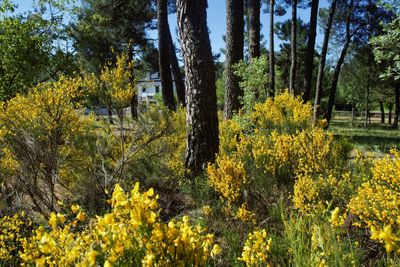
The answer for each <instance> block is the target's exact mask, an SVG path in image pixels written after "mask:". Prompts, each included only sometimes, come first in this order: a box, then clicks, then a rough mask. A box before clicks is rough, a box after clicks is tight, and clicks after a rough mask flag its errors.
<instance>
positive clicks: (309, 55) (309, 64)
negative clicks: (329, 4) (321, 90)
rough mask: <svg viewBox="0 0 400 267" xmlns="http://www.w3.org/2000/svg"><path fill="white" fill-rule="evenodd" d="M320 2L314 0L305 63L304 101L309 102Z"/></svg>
mask: <svg viewBox="0 0 400 267" xmlns="http://www.w3.org/2000/svg"><path fill="white" fill-rule="evenodd" d="M318 4H319V0H312V3H311V13H310V29H309V32H308V40H307V48H306V57H305V62H304V88H303V100H304V101H308V100H310V97H311V84H312V74H313V67H314V46H315V38H316V36H317V18H318Z"/></svg>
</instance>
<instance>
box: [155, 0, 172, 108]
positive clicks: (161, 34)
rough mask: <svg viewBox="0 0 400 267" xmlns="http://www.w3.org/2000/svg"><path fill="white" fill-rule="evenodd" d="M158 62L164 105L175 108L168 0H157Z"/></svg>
mask: <svg viewBox="0 0 400 267" xmlns="http://www.w3.org/2000/svg"><path fill="white" fill-rule="evenodd" d="M157 21H158V24H157V29H158V62H159V70H160V78H161V86H162V98H163V102H164V105H165V106H167V107H168V109H170V110H175V108H176V107H175V98H174V90H173V84H172V75H171V67H170V39H169V35H170V34H169V25H168V0H157Z"/></svg>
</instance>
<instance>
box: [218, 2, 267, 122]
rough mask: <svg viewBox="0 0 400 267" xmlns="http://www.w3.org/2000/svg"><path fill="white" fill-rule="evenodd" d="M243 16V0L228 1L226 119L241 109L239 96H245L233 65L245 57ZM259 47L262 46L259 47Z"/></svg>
mask: <svg viewBox="0 0 400 267" xmlns="http://www.w3.org/2000/svg"><path fill="white" fill-rule="evenodd" d="M243 16H244V3H243V0H227V1H226V21H227V23H226V63H225V64H226V69H225V107H224V116H225V119H230V118H232V116H233V115H234V113H235V112H237V111H238V110H239V109H240V107H241V104H240V99H239V98H240V97H241V96H243V91H242V90H241V88H240V86H239V81H240V79H239V77H237V76H236V75H235V74H234V72H233V65H234V64H236V63H238V62H239V61H240V60H242V59H243V46H244V20H243ZM250 18H251V16H250ZM258 20H259V19H258ZM250 21H251V19H250ZM251 32H252V31H251V30H250V36H251V35H252V34H251ZM250 39H251V38H250ZM250 43H251V42H250ZM258 49H260V48H259V47H258ZM251 50H252V48H251V45H250V51H251ZM253 52H254V51H253ZM250 54H251V53H250Z"/></svg>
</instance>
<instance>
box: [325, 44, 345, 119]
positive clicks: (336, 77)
mask: <svg viewBox="0 0 400 267" xmlns="http://www.w3.org/2000/svg"><path fill="white" fill-rule="evenodd" d="M349 44H350V38H348V39H347V40H346V43H345V44H344V46H343V49H342V52H341V53H340V57H339V60H338V62H337V63H336V67H335V71H334V72H333V77H332V83H331V89H330V91H329V100H328V106H327V111H326V116H325V118H326V121H327V123H328V125H327V126H329V124H330V122H331V118H332V111H333V104H334V102H335V96H336V89H337V84H338V81H339V75H340V69H341V68H342V65H343V62H344V59H345V57H346V54H347V48H348V47H349Z"/></svg>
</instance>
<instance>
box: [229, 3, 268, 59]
mask: <svg viewBox="0 0 400 267" xmlns="http://www.w3.org/2000/svg"><path fill="white" fill-rule="evenodd" d="M228 2H238V3H234V4H232V3H231V5H234V6H235V8H239V3H242V5H243V0H227V3H228ZM227 7H228V4H227ZM240 9H243V8H240ZM248 10H249V24H250V28H249V50H250V51H249V54H250V60H251V59H253V58H258V57H260V27H261V26H260V10H261V1H260V0H249V9H248ZM239 12H241V11H239ZM233 13H236V12H235V11H234V12H233ZM227 15H229V13H228V12H227ZM242 20H243V18H242Z"/></svg>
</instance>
